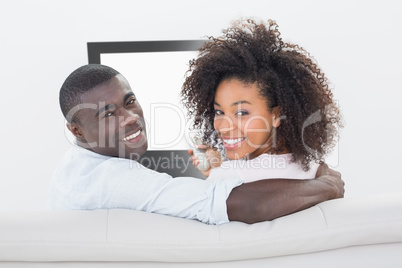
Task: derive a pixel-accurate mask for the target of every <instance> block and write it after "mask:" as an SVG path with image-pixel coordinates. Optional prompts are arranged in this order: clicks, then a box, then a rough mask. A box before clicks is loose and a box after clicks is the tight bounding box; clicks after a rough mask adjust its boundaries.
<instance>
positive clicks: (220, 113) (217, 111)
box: [215, 110, 223, 115]
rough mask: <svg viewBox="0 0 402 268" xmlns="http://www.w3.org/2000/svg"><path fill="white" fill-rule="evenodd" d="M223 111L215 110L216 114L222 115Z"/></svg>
mask: <svg viewBox="0 0 402 268" xmlns="http://www.w3.org/2000/svg"><path fill="white" fill-rule="evenodd" d="M222 114H223V112H222V111H221V110H215V115H222Z"/></svg>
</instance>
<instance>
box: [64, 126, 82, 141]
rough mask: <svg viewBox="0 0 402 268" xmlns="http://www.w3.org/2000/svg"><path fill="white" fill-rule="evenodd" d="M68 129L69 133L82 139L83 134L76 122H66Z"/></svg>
mask: <svg viewBox="0 0 402 268" xmlns="http://www.w3.org/2000/svg"><path fill="white" fill-rule="evenodd" d="M66 126H67V128H68V130H70V132H71V133H73V135H74V136H75V137H76V138H77V139H83V138H84V135H83V134H82V130H81V127H80V126H79V125H78V124H76V123H67V124H66Z"/></svg>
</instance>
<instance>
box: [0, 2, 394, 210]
mask: <svg viewBox="0 0 402 268" xmlns="http://www.w3.org/2000/svg"><path fill="white" fill-rule="evenodd" d="M401 13H402V11H401V9H400V8H399V5H398V1H397V0H395V1H328V2H324V1H310V0H308V1H306V0H302V1H277V0H273V1H268V0H259V1H255V0H248V1H244V0H228V1H216V0H203V1H196V2H195V1H188V0H183V1H178V0H173V1H172V0H171V1H164V0H161V1H133V0H116V1H106V0H93V1H84V0H74V1H72V0H68V1H67V0H64V1H52V0H36V1H30V0H26V1H21V0H19V1H18V0H14V1H1V4H0V34H1V37H0V38H1V39H0V40H1V41H0V53H1V56H0V59H1V65H0V68H1V71H0V78H1V92H2V94H4V95H3V97H2V98H1V107H2V109H1V112H2V113H1V114H2V117H1V118H2V124H1V131H0V135H1V136H0V137H1V141H2V150H1V160H0V165H1V167H0V170H1V172H2V173H1V175H0V211H10V210H42V209H45V196H46V191H47V187H48V184H49V181H50V178H51V175H52V172H53V170H54V169H55V167H56V165H57V163H58V161H59V159H60V157H61V156H62V155H63V153H64V152H65V151H66V150H67V149H68V147H69V143H68V142H67V141H66V138H65V135H64V120H63V117H62V115H61V112H60V111H59V106H58V91H59V88H60V86H61V84H62V82H63V81H64V79H65V77H66V76H67V75H68V74H69V73H70V72H71V71H72V70H74V69H75V68H76V67H78V66H81V65H83V64H86V63H87V50H86V43H87V42H95V41H137V40H180V39H199V38H203V37H204V36H205V35H217V34H220V31H221V29H223V28H226V27H228V26H229V22H230V21H231V20H233V19H236V18H238V17H239V16H255V17H257V18H263V19H268V18H272V19H275V20H276V21H277V22H278V24H279V26H280V30H281V32H282V37H283V38H284V39H285V40H288V41H293V42H296V43H299V44H300V45H302V46H303V47H304V48H306V49H307V50H308V51H310V52H311V54H312V55H314V56H315V58H316V59H317V61H318V62H319V64H320V66H321V67H322V68H323V70H324V71H325V73H326V74H327V76H328V77H329V79H330V80H331V82H332V83H333V84H334V87H335V91H334V92H335V96H336V98H337V99H338V100H339V104H340V106H341V109H342V111H343V115H344V119H345V122H346V127H345V128H344V130H343V131H342V137H341V141H340V146H339V157H338V159H339V161H336V162H337V163H336V164H335V167H336V169H338V170H340V171H341V172H342V174H343V178H344V180H345V181H346V184H347V192H346V194H347V195H348V196H358V195H369V194H375V193H389V192H402V191H401V187H402V180H401V177H402V176H401V175H400V169H399V165H400V164H401V160H402V159H401V157H400V152H401V149H402V145H401V142H400V133H401V130H402V126H401V124H400V121H401V120H400V118H399V116H400V115H401V112H400V105H399V104H400V94H399V91H400V90H401V85H400V79H399V77H400V76H401V62H402V52H401V49H400V48H401V47H402V37H401V32H402V19H401V18H402V14H401Z"/></svg>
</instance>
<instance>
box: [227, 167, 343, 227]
mask: <svg viewBox="0 0 402 268" xmlns="http://www.w3.org/2000/svg"><path fill="white" fill-rule="evenodd" d="M316 176H317V178H316V179H312V180H289V179H269V180H260V181H255V182H250V183H244V184H242V185H240V186H238V187H236V188H234V189H233V190H232V192H231V193H230V195H229V197H228V199H227V201H226V205H227V213H228V216H229V220H230V221H242V222H246V223H256V222H261V221H269V220H273V219H275V218H278V217H281V216H285V215H288V214H291V213H294V212H297V211H300V210H303V209H306V208H309V207H311V206H314V205H316V204H318V203H321V202H323V201H326V200H330V199H335V198H342V197H343V195H344V182H343V181H342V179H341V174H340V173H339V172H336V171H334V170H331V169H329V168H328V166H327V165H326V164H323V165H321V166H320V167H319V169H318V171H317V175H316Z"/></svg>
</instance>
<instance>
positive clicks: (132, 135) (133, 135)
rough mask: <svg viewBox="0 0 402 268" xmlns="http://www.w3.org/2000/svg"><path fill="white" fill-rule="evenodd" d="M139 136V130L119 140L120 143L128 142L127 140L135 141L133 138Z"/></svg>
mask: <svg viewBox="0 0 402 268" xmlns="http://www.w3.org/2000/svg"><path fill="white" fill-rule="evenodd" d="M140 134H141V129H140V130H138V131H137V132H135V133H134V134H131V135H128V136H126V137H124V138H122V139H121V140H122V141H129V140H132V139H135V138H136V137H138V135H140Z"/></svg>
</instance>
